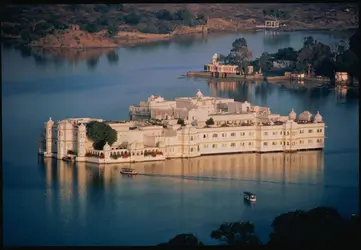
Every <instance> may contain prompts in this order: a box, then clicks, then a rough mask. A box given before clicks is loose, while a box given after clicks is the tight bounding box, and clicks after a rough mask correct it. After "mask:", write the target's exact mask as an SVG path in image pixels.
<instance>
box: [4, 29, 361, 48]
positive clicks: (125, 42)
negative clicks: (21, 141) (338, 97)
mask: <svg viewBox="0 0 361 250" xmlns="http://www.w3.org/2000/svg"><path fill="white" fill-rule="evenodd" d="M357 29H358V27H346V28H321V27H319V28H311V29H310V28H289V27H287V28H275V29H260V28H256V27H252V28H240V29H237V30H212V29H211V30H208V32H205V33H203V32H191V33H187V34H173V35H167V34H151V33H137V32H134V33H133V32H123V33H122V32H120V33H119V35H118V36H116V37H115V38H114V44H113V45H109V44H108V45H104V46H102V45H94V46H91V45H90V46H89V45H84V44H79V46H58V45H56V46H52V45H37V44H31V43H29V44H22V42H21V41H19V40H18V38H13V37H2V39H3V41H7V42H13V43H15V44H18V45H20V46H25V47H30V48H49V49H50V48H52V49H99V48H122V47H131V46H137V45H142V44H149V43H156V42H161V41H171V40H172V39H174V38H191V37H198V36H213V35H226V34H240V33H242V32H262V31H263V32H267V31H269V32H272V31H274V32H299V31H309V32H352V31H355V30H357ZM104 40H105V39H104Z"/></svg>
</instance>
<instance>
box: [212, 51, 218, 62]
mask: <svg viewBox="0 0 361 250" xmlns="http://www.w3.org/2000/svg"><path fill="white" fill-rule="evenodd" d="M217 62H218V55H217V53H216V54H214V55H213V56H212V64H216V63H217Z"/></svg>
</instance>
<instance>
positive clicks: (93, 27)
mask: <svg viewBox="0 0 361 250" xmlns="http://www.w3.org/2000/svg"><path fill="white" fill-rule="evenodd" d="M83 29H84V30H86V31H88V32H89V33H95V32H98V31H99V30H100V27H99V25H97V24H96V23H89V24H86V25H85V26H83Z"/></svg>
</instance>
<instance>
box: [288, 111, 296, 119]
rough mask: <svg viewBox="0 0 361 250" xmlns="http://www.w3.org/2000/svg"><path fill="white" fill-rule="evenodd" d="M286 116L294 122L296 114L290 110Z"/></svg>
mask: <svg viewBox="0 0 361 250" xmlns="http://www.w3.org/2000/svg"><path fill="white" fill-rule="evenodd" d="M288 116H289V118H290V119H291V120H294V119H296V116H297V114H296V112H295V111H294V110H293V109H292V110H291V112H290V113H289V115H288Z"/></svg>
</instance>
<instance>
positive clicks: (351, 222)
mask: <svg viewBox="0 0 361 250" xmlns="http://www.w3.org/2000/svg"><path fill="white" fill-rule="evenodd" d="M271 226H272V232H271V233H270V235H269V241H268V243H267V245H269V246H279V245H292V246H297V245H298V246H299V245H305V246H307V245H313V244H315V243H316V244H322V246H325V245H329V244H334V243H336V242H338V241H340V242H347V244H349V245H352V244H354V243H360V238H359V226H360V219H359V216H358V215H352V216H351V218H350V219H348V220H347V219H344V218H343V217H342V216H341V215H340V214H339V213H338V212H337V210H336V209H334V208H330V207H317V208H314V209H311V210H309V211H302V210H296V211H292V212H288V213H283V214H281V215H279V216H277V217H276V218H275V219H274V220H273V223H272V225H271ZM254 231H255V227H254V225H253V224H252V223H251V222H249V221H244V222H242V221H236V222H231V223H228V222H226V223H223V224H221V225H220V226H219V228H218V229H217V230H214V231H212V232H211V235H210V237H211V238H213V239H217V240H219V241H221V242H225V243H226V244H227V245H229V246H242V245H262V242H261V241H260V239H259V238H258V236H257V235H256V233H255V232H254ZM169 245H179V246H201V245H203V243H202V242H200V241H199V240H198V239H197V238H196V237H195V236H194V235H193V234H179V235H177V236H175V237H174V238H172V239H171V240H170V241H168V243H162V244H159V246H169Z"/></svg>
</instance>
